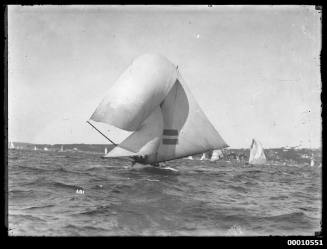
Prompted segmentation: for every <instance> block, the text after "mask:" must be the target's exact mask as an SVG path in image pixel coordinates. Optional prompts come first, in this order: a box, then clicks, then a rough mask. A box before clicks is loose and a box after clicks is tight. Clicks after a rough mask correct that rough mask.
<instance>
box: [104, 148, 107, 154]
mask: <svg viewBox="0 0 327 249" xmlns="http://www.w3.org/2000/svg"><path fill="white" fill-rule="evenodd" d="M104 154H105V155H107V154H108V149H107V147H106V148H104Z"/></svg>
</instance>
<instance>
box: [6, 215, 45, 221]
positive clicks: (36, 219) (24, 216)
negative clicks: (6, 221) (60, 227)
mask: <svg viewBox="0 0 327 249" xmlns="http://www.w3.org/2000/svg"><path fill="white" fill-rule="evenodd" d="M9 217H12V218H14V219H15V218H22V219H24V220H30V221H38V222H46V220H44V219H41V218H39V217H36V216H33V215H30V214H10V215H9Z"/></svg>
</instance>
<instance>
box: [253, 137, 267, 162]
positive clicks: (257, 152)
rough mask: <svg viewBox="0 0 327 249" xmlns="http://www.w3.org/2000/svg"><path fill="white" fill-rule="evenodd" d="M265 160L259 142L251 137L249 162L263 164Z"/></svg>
mask: <svg viewBox="0 0 327 249" xmlns="http://www.w3.org/2000/svg"><path fill="white" fill-rule="evenodd" d="M266 161H267V159H266V156H265V153H264V150H263V147H262V145H261V143H260V142H258V141H256V140H254V139H252V143H251V147H250V157H249V164H265V163H266Z"/></svg>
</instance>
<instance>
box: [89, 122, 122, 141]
mask: <svg viewBox="0 0 327 249" xmlns="http://www.w3.org/2000/svg"><path fill="white" fill-rule="evenodd" d="M86 122H87V123H89V124H90V125H91V126H92V127H93V128H94V129H96V130H97V131H98V132H99V133H100V134H101V135H102V136H104V137H105V138H106V139H108V140H109V141H110V143H112V144H113V145H115V146H118V144H116V143H114V142H113V141H112V140H110V139H109V138H108V137H107V136H106V135H104V134H103V133H102V132H101V131H99V130H98V129H97V128H96V127H95V126H94V125H93V124H91V123H90V122H89V121H86Z"/></svg>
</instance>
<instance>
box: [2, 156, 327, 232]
mask: <svg viewBox="0 0 327 249" xmlns="http://www.w3.org/2000/svg"><path fill="white" fill-rule="evenodd" d="M8 153H9V155H8V164H9V165H8V222H9V229H10V231H9V234H10V235H28V236H43V235H47V236H112V235H118V236H120V235H159V236H161V235H164V236H167V235H168V236H179V235H187V236H188V235H190V236H193V235H196V236H197V235H201V236H203V235H204V236H206V235H208V236H216V235H218V236H238V235H239V236H247V235H251V236H252V235H259V236H260V235H313V234H314V232H315V231H320V230H321V229H320V227H321V226H320V220H321V168H313V167H294V166H293V167H291V166H245V167H244V166H243V167H242V166H240V165H232V164H227V163H223V162H220V163H219V164H216V163H213V162H209V161H197V160H193V161H192V160H182V159H181V160H175V161H171V162H169V163H167V166H170V167H174V168H176V169H178V172H174V171H169V170H162V169H156V168H143V169H142V168H141V169H130V168H129V167H128V165H129V163H128V162H127V161H123V160H119V159H102V158H101V157H100V156H99V155H92V154H86V153H84V154H83V153H71V152H63V153H58V152H46V151H23V150H9V152H8ZM80 189H81V190H84V194H79V193H76V190H80Z"/></svg>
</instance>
